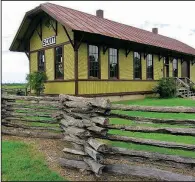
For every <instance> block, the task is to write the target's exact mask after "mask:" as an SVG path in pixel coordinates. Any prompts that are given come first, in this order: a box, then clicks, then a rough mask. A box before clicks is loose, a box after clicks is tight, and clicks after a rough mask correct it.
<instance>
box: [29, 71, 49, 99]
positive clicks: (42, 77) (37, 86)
mask: <svg viewBox="0 0 195 182" xmlns="http://www.w3.org/2000/svg"><path fill="white" fill-rule="evenodd" d="M26 80H27V82H28V83H27V85H28V86H30V87H31V89H32V90H34V91H35V94H36V95H37V96H39V95H40V94H41V93H42V92H43V91H44V82H45V81H46V80H47V76H46V74H45V72H33V73H30V74H28V75H27V77H26Z"/></svg>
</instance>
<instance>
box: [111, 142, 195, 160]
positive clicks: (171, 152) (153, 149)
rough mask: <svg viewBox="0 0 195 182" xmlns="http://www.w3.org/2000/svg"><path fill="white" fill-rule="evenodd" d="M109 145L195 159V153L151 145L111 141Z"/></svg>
mask: <svg viewBox="0 0 195 182" xmlns="http://www.w3.org/2000/svg"><path fill="white" fill-rule="evenodd" d="M109 143H110V144H111V145H112V146H116V147H121V148H127V149H130V150H140V151H148V152H158V153H161V154H168V155H178V156H183V157H191V158H195V152H194V151H184V150H178V149H169V148H164V147H156V146H149V145H139V144H134V143H126V142H110V141H109Z"/></svg>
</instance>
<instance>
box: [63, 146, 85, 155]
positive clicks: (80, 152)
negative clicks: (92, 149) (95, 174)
mask: <svg viewBox="0 0 195 182" xmlns="http://www.w3.org/2000/svg"><path fill="white" fill-rule="evenodd" d="M63 152H68V153H71V154H76V155H84V156H85V155H87V154H86V153H85V152H84V151H81V150H76V149H71V148H64V149H63Z"/></svg>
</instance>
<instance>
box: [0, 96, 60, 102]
mask: <svg viewBox="0 0 195 182" xmlns="http://www.w3.org/2000/svg"><path fill="white" fill-rule="evenodd" d="M2 99H5V100H26V101H31V100H33V101H59V97H46V96H44V97H36V96H15V95H2Z"/></svg>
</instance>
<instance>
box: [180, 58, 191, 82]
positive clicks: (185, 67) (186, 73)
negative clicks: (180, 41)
mask: <svg viewBox="0 0 195 182" xmlns="http://www.w3.org/2000/svg"><path fill="white" fill-rule="evenodd" d="M181 77H182V78H184V77H188V78H190V64H189V61H186V60H184V62H183V63H182V65H181Z"/></svg>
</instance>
